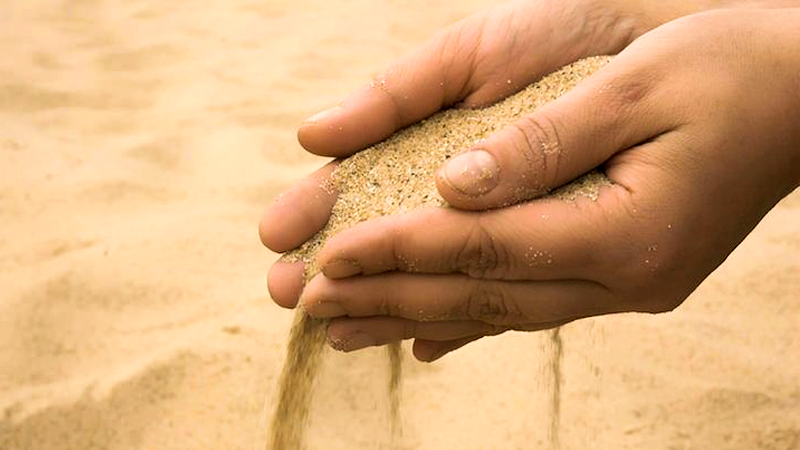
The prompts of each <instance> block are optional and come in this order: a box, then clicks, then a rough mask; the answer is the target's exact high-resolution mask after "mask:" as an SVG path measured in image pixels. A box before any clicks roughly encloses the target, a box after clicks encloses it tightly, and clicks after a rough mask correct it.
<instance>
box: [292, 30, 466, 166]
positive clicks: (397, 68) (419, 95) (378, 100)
mask: <svg viewBox="0 0 800 450" xmlns="http://www.w3.org/2000/svg"><path fill="white" fill-rule="evenodd" d="M477 39H478V29H477V28H468V27H465V26H464V25H462V24H457V25H455V26H454V27H451V28H449V29H447V30H446V31H445V32H444V33H443V34H441V35H439V36H437V37H436V38H434V39H433V40H431V41H430V42H428V43H427V44H426V45H424V46H423V47H421V48H420V49H419V50H417V51H415V52H414V53H411V54H409V55H407V56H406V57H404V58H402V59H401V60H399V61H398V62H397V63H395V64H394V65H393V66H391V67H390V68H389V69H388V70H386V71H385V72H384V73H383V74H382V75H380V76H378V77H377V78H376V79H375V80H374V81H373V82H372V83H370V84H369V85H367V86H365V87H363V88H361V89H359V90H357V91H355V92H354V93H352V94H351V95H350V96H349V97H347V98H346V99H345V100H344V101H343V102H342V103H341V104H340V105H338V106H335V107H333V108H331V109H328V110H326V111H323V112H321V113H318V114H316V115H314V116H312V117H311V118H309V119H308V120H307V121H306V122H305V123H304V124H303V125H301V127H300V129H299V131H298V135H297V136H298V140H299V141H300V144H301V145H302V146H303V147H305V148H306V149H307V150H308V151H310V152H312V153H316V154H318V155H324V156H337V157H341V156H347V155H350V154H352V153H354V152H356V151H358V150H360V149H362V148H364V147H366V146H368V145H370V144H373V143H376V142H379V141H381V140H383V139H384V138H386V137H388V136H389V135H391V134H392V133H394V132H395V131H396V130H398V129H400V128H403V127H405V126H407V125H409V124H412V123H414V122H417V121H419V120H420V119H423V118H425V117H427V116H429V115H431V114H433V113H434V112H436V111H438V110H440V109H442V107H444V106H448V105H452V104H453V103H455V102H457V101H459V100H461V99H463V98H464V96H465V95H466V93H468V92H469V90H470V88H469V84H468V83H469V80H470V73H471V72H472V68H471V65H472V54H471V52H469V51H467V50H468V49H469V48H474V47H475V46H476V45H477Z"/></svg>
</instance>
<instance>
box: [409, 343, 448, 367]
mask: <svg viewBox="0 0 800 450" xmlns="http://www.w3.org/2000/svg"><path fill="white" fill-rule="evenodd" d="M445 343H446V341H429V340H426V339H414V345H413V346H412V347H411V351H412V353H413V354H414V357H415V358H417V360H418V361H420V362H425V363H430V362H434V361H436V359H438V358H439V357H441V356H443V355H439V353H440V348H441V347H442V346H443V345H444V344H445Z"/></svg>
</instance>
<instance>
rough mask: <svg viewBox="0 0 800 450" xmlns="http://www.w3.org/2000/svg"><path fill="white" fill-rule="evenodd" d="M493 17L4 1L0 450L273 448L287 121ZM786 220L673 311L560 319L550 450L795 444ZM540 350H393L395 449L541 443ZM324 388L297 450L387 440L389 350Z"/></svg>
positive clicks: (331, 365) (337, 358)
mask: <svg viewBox="0 0 800 450" xmlns="http://www.w3.org/2000/svg"><path fill="white" fill-rule="evenodd" d="M490 3H493V2H489V1H488V0H467V1H464V2H445V1H436V2H428V1H425V2H423V1H418V0H410V1H404V2H396V1H386V2H376V1H371V0H353V1H350V2H323V1H319V0H309V1H307V2H299V3H298V2H294V1H293V2H290V1H282V0H271V1H254V0H225V1H221V0H220V1H208V2H202V5H198V4H197V3H194V2H163V1H156V0H129V1H124V2H123V1H106V0H71V1H65V0H59V1H55V0H30V1H4V2H0V54H2V55H3V57H2V58H0V449H2V450H100V449H107V450H134V449H148V450H149V449H159V450H172V449H175V450H187V449H191V450H195V449H198V450H200V449H202V450H221V449H225V450H252V449H262V448H263V446H264V443H265V442H266V437H267V435H268V431H269V430H268V420H267V417H268V412H269V411H270V410H271V408H272V406H274V405H275V397H276V395H277V392H276V389H275V387H276V386H277V384H278V377H279V375H280V371H281V367H282V365H283V361H284V357H285V343H286V336H287V335H288V332H289V329H290V326H291V324H292V318H293V313H292V312H290V311H286V310H283V309H280V308H277V307H275V306H274V305H273V304H272V302H271V301H270V300H269V299H268V297H267V294H266V286H265V273H266V270H267V268H268V267H269V265H270V264H271V263H272V262H274V261H275V260H276V258H277V257H278V255H275V254H272V253H269V252H268V251H266V250H264V249H263V248H262V247H261V246H260V244H259V243H258V238H257V233H256V222H257V220H258V217H259V216H260V214H261V211H262V209H263V207H264V206H265V205H266V204H267V203H268V202H269V201H270V200H271V199H272V198H274V196H276V195H277V194H278V193H279V192H280V191H281V190H282V189H285V188H286V187H288V186H289V185H290V184H291V183H292V182H293V181H294V180H297V179H299V178H300V177H302V176H303V175H304V174H306V173H309V172H310V171H311V170H313V169H315V168H317V167H319V166H320V165H321V164H322V163H323V162H324V160H322V159H319V158H313V157H311V156H307V155H305V154H303V152H302V151H301V149H300V147H299V146H298V145H297V144H296V142H295V137H294V136H295V129H296V127H297V125H298V124H299V123H300V121H301V120H302V119H303V118H304V117H306V116H308V115H311V114H313V113H314V112H316V111H318V110H321V109H324V108H326V107H328V106H331V105H333V104H335V103H336V102H338V101H339V100H340V99H341V98H342V97H343V96H344V95H345V94H346V93H347V92H348V91H350V90H351V89H354V88H356V87H357V86H359V85H360V84H361V83H363V82H365V81H366V80H369V79H370V77H371V76H373V75H375V73H376V71H377V70H378V68H380V67H382V66H384V65H386V64H388V63H389V62H390V61H392V60H393V59H395V58H396V57H398V56H400V55H401V54H403V53H404V52H406V51H408V50H410V49H411V48H413V47H415V46H416V45H418V44H419V43H421V42H422V41H423V40H424V39H426V38H427V37H428V36H430V35H431V34H432V33H434V32H435V31H436V30H438V29H439V28H441V27H442V26H444V25H446V24H448V23H451V22H453V21H454V20H457V19H459V18H461V17H464V16H465V15H467V14H469V13H472V12H475V11H477V10H478V9H480V8H482V7H484V6H488V5H489V4H490ZM532 51H536V49H532ZM798 223H800V193H798V192H795V193H794V194H792V195H791V196H789V197H788V198H786V199H785V200H784V201H782V202H781V203H780V204H779V205H778V206H777V207H776V208H775V209H774V210H773V211H772V212H770V213H769V215H768V216H767V217H766V218H765V219H764V221H763V222H762V223H761V224H760V225H759V226H758V227H757V228H756V230H755V231H754V232H753V233H752V235H750V236H749V237H748V238H747V239H746V240H745V242H744V243H743V244H742V245H741V246H740V247H739V248H738V249H737V250H736V251H735V252H734V253H733V254H732V255H731V256H730V257H729V258H728V259H727V260H726V262H725V263H724V264H723V265H722V266H721V267H720V268H719V269H718V270H717V271H716V272H715V273H714V274H713V275H712V276H711V277H709V278H708V279H707V280H706V281H705V282H704V283H703V285H702V286H701V287H700V288H699V289H698V290H697V291H696V292H695V293H694V294H693V295H692V296H691V297H690V298H689V300H687V302H686V304H685V305H684V306H682V307H681V308H680V309H679V310H677V311H676V312H675V313H672V314H668V315H661V316H655V317H653V316H646V315H621V316H616V317H609V318H602V319H597V320H590V321H583V322H579V323H576V324H574V325H570V326H567V327H564V328H563V329H562V330H561V333H560V339H561V340H562V344H563V361H562V365H561V369H560V370H561V374H562V379H563V383H562V385H561V399H562V403H561V428H562V429H561V433H560V438H561V447H562V449H575V450H579V449H580V450H583V449H589V448H596V449H615V450H641V449H648V450H673V449H678V450H694V449H703V450H705V449H714V450H796V449H797V448H798V446H800V383H798V380H800V363H798V359H797V358H796V357H795V355H796V354H797V350H798V348H800V298H799V297H800V295H798V292H800V259H799V258H798V252H800V232H798V228H797V224H798ZM688 244H689V245H691V243H688ZM592 336H594V340H593V341H592V338H591V337H592ZM547 339H550V337H549V336H548V335H545V334H521V333H509V334H506V335H503V336H499V337H496V338H490V339H483V340H480V341H478V342H476V343H474V344H471V345H469V346H467V347H465V348H464V349H462V350H459V351H458V352H455V353H454V354H452V355H450V356H447V357H446V358H444V359H443V360H442V361H441V362H438V363H436V364H422V363H417V362H416V361H413V360H412V359H411V358H408V357H407V358H406V359H405V360H404V361H403V370H404V373H403V389H402V417H403V436H402V441H401V444H402V448H403V449H409V450H411V449H414V450H416V449H419V450H444V449H453V448H457V449H463V450H479V449H480V450H483V449H498V450H520V449H525V450H527V449H539V448H541V449H546V448H547V447H546V446H545V445H543V444H544V443H546V442H548V436H547V428H548V422H547V420H548V417H550V415H549V412H548V405H549V402H548V399H547V398H546V393H547V392H550V390H549V387H548V386H545V385H540V384H539V383H537V382H536V381H534V380H537V379H540V378H541V377H539V374H541V373H542V372H543V371H547V370H549V369H548V368H547V367H546V366H545V365H546V363H547V361H548V359H547V358H542V355H541V354H540V350H539V349H540V348H542V345H543V342H545V341H546V340H547ZM319 370H320V376H319V380H318V381H319V382H318V384H317V386H316V390H315V398H316V399H322V400H324V401H315V402H313V404H312V407H311V409H310V411H309V420H310V424H311V429H312V430H313V433H310V434H309V435H308V441H307V444H308V449H309V450H345V449H347V450H361V449H364V450H366V449H370V450H372V449H380V448H386V442H387V436H388V435H389V433H388V432H387V428H386V425H387V420H386V416H387V413H386V412H385V408H386V403H385V399H386V385H387V380H388V379H389V377H388V375H389V368H388V364H387V363H386V350H385V349H375V350H368V351H363V352H356V353H353V354H347V355H343V354H340V353H338V352H328V354H327V355H326V358H324V360H323V361H322V362H321V364H320V368H319ZM265 397H266V398H267V399H268V405H267V406H268V408H265V405H264V399H265ZM376 412H377V413H376ZM592 443H593V444H594V446H593V447H592V446H591V445H590V444H592ZM548 450H549V449H548Z"/></svg>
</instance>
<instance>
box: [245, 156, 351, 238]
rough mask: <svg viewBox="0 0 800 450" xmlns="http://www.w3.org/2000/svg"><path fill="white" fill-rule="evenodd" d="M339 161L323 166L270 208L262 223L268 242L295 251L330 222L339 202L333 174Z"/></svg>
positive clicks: (259, 227)
mask: <svg viewBox="0 0 800 450" xmlns="http://www.w3.org/2000/svg"><path fill="white" fill-rule="evenodd" d="M337 164H338V162H337V161H334V162H331V163H329V164H327V165H325V166H324V167H322V168H320V169H319V170H317V171H316V172H314V173H312V174H311V175H309V176H308V177H306V178H305V179H303V180H301V181H300V182H298V183H297V184H295V185H294V186H292V187H291V188H290V189H289V190H288V191H286V192H284V193H283V194H281V195H280V196H278V197H277V198H276V199H275V200H274V201H273V202H272V204H271V205H270V206H269V207H267V210H266V211H265V212H264V215H263V217H262V219H261V222H260V223H259V226H258V234H259V236H260V237H261V242H262V243H263V244H264V245H266V246H267V247H268V248H269V249H270V250H272V251H275V252H285V251H289V250H292V249H294V248H295V247H298V246H299V245H300V244H302V243H303V242H305V241H307V240H308V239H309V238H311V237H312V236H314V234H315V233H316V232H317V231H319V230H321V229H322V227H324V226H325V224H326V223H328V218H330V215H331V209H332V208H333V204H334V203H336V195H337V193H336V189H335V187H334V185H333V183H332V181H331V173H332V172H333V171H334V169H335V168H336V165H337Z"/></svg>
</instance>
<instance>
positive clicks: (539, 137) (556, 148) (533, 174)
mask: <svg viewBox="0 0 800 450" xmlns="http://www.w3.org/2000/svg"><path fill="white" fill-rule="evenodd" d="M510 127H511V132H512V135H513V136H514V137H513V139H511V143H510V145H511V146H513V150H514V151H516V152H517V153H519V154H520V155H521V156H522V158H523V160H524V161H525V164H526V166H527V167H526V169H527V170H525V171H524V172H523V175H522V176H523V178H524V179H523V185H524V186H525V187H526V188H527V190H528V191H529V194H533V195H531V196H535V195H541V194H542V193H544V192H546V191H547V190H548V189H549V188H550V187H553V186H554V183H555V180H557V179H558V176H559V170H560V166H561V162H562V159H563V157H564V147H563V142H562V140H561V133H560V131H559V129H560V127H559V125H558V123H557V122H556V121H555V119H554V117H553V114H552V113H548V112H545V111H540V112H538V113H535V114H531V115H528V116H525V117H523V118H521V119H520V120H519V121H517V122H516V123H513V124H511V125H510Z"/></svg>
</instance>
